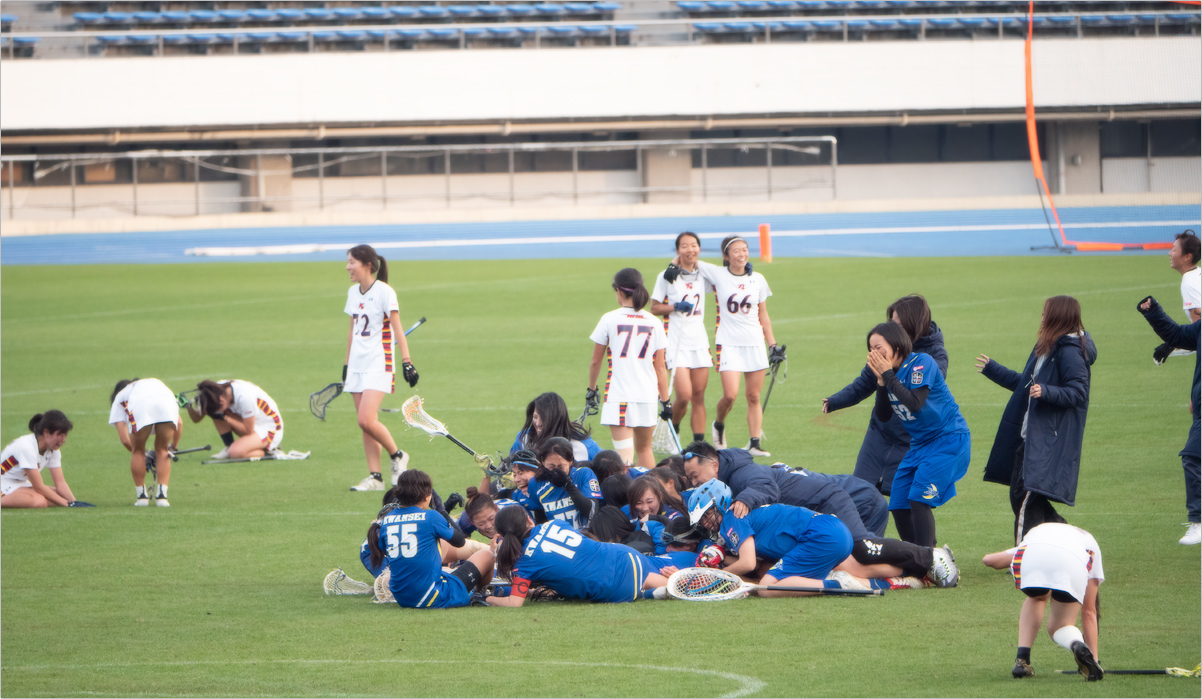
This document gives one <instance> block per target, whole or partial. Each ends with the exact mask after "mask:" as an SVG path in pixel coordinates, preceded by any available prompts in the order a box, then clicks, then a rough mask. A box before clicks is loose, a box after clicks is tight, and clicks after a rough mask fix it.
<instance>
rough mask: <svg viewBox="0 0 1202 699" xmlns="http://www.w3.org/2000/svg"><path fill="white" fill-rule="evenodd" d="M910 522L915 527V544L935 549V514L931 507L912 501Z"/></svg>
mask: <svg viewBox="0 0 1202 699" xmlns="http://www.w3.org/2000/svg"><path fill="white" fill-rule="evenodd" d="M910 521H911V523H912V524H913V526H914V543H916V544H918V545H919V546H930V547H931V548H935V513H934V512H933V511H932V510H931V506H930V505H928V504H926V503H925V502H915V501H914V500H911V501H910Z"/></svg>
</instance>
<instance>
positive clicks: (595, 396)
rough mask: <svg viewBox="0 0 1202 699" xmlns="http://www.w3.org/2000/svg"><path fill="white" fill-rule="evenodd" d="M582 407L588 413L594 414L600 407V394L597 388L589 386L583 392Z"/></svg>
mask: <svg viewBox="0 0 1202 699" xmlns="http://www.w3.org/2000/svg"><path fill="white" fill-rule="evenodd" d="M584 409H585V412H587V413H588V414H589V415H596V414H597V411H599V410H600V409H601V394H600V393H598V392H597V389H595V388H590V389H588V390H587V391H585V392H584Z"/></svg>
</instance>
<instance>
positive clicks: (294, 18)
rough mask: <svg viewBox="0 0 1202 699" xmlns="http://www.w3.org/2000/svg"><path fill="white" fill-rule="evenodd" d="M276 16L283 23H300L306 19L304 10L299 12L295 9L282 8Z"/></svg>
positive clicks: (276, 12) (277, 11)
mask: <svg viewBox="0 0 1202 699" xmlns="http://www.w3.org/2000/svg"><path fill="white" fill-rule="evenodd" d="M275 14H276V16H277V17H279V18H280V21H283V22H299V21H301V20H302V19H304V18H305V11H304V10H298V9H296V8H293V7H281V8H280V9H278V10H276V11H275Z"/></svg>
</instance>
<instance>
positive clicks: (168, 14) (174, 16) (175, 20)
mask: <svg viewBox="0 0 1202 699" xmlns="http://www.w3.org/2000/svg"><path fill="white" fill-rule="evenodd" d="M159 17H161V18H162V19H163V21H164V22H170V23H172V24H188V23H189V22H191V21H192V15H191V14H190V13H188V12H184V11H182V10H163V11H162V12H160V13H159Z"/></svg>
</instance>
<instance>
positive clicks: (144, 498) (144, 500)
mask: <svg viewBox="0 0 1202 699" xmlns="http://www.w3.org/2000/svg"><path fill="white" fill-rule="evenodd" d="M149 504H150V497H149V496H148V495H146V493H142V494H141V495H139V496H138V499H137V500H134V507H146V506H147V505H149Z"/></svg>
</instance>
